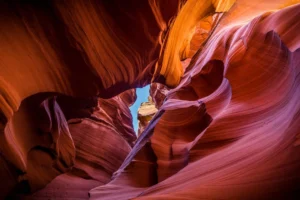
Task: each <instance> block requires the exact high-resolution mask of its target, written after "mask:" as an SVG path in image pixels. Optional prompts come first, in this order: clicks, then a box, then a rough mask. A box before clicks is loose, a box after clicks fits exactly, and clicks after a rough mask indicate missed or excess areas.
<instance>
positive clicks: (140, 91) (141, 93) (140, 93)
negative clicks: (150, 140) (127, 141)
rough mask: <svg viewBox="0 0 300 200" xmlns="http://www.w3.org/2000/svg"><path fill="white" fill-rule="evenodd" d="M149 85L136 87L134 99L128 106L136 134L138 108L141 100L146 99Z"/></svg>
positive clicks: (144, 100) (145, 100)
mask: <svg viewBox="0 0 300 200" xmlns="http://www.w3.org/2000/svg"><path fill="white" fill-rule="evenodd" d="M149 90H150V85H147V86H145V87H143V88H137V89H136V96H137V98H136V101H135V102H134V104H133V105H132V106H130V112H131V115H132V122H133V128H134V131H135V133H136V134H137V135H138V129H139V123H138V110H139V108H140V106H141V104H142V103H143V102H147V101H148V97H149Z"/></svg>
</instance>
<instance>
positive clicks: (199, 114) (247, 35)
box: [90, 5, 300, 199]
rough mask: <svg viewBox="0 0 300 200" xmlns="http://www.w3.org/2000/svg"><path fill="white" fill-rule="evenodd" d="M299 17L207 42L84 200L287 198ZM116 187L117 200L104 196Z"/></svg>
mask: <svg viewBox="0 0 300 200" xmlns="http://www.w3.org/2000/svg"><path fill="white" fill-rule="evenodd" d="M299 8H300V7H299V5H296V6H292V7H289V8H286V9H283V10H281V11H278V12H275V13H266V14H264V15H262V16H259V17H257V18H255V19H253V20H252V21H251V22H250V23H248V24H246V25H243V26H234V27H231V28H227V29H226V30H223V31H222V32H219V33H218V34H217V35H215V38H216V39H215V40H210V41H208V43H207V45H206V47H205V48H204V49H203V50H202V52H201V54H199V55H198V56H197V59H196V58H194V61H192V62H191V65H190V66H189V67H188V68H187V70H186V72H185V75H184V76H183V79H182V80H181V82H180V84H179V85H178V86H177V87H176V88H175V89H173V90H171V91H170V92H169V93H168V94H167V100H166V102H165V103H164V104H163V105H162V107H161V108H160V110H165V112H164V113H163V114H162V116H161V118H160V119H159V120H158V121H157V122H156V125H155V126H153V127H152V130H149V131H145V132H144V133H143V134H142V135H141V136H140V138H139V139H140V141H141V140H143V138H144V139H145V141H144V142H139V143H138V142H137V144H136V146H137V145H140V147H135V148H134V149H133V151H132V152H131V153H130V154H129V156H128V157H127V159H126V160H125V162H124V163H127V164H124V163H123V165H124V166H123V167H121V168H120V169H119V171H118V174H117V175H116V178H115V179H114V180H113V181H112V182H111V183H109V184H108V185H105V186H101V187H98V188H95V189H93V190H91V191H90V195H91V197H92V199H98V198H100V197H101V199H130V198H134V199H222V198H225V199H266V198H270V197H271V198H276V199H282V198H296V195H299V191H300V190H299V189H300V188H299V180H300V179H299V178H300V175H299V173H298V172H297V171H298V169H299V167H300V160H299V156H298V155H299V150H300V149H299V145H298V144H299V143H298V138H299V136H298V135H299V122H300V121H299V120H300V118H299V109H300V107H299V106H300V105H299V103H298V99H299V97H300V96H299V95H300V91H299V89H300V88H299V81H300V80H299V72H300V68H299V67H300V65H299V64H300V63H299V61H300V51H299V47H300V46H299V44H300V43H299V39H295V38H297V37H298V36H297V35H295V33H296V32H297V31H296V30H297V29H298V28H299V26H300V24H299V23H298V22H296V21H295V19H297V18H298V17H299V14H300V13H299V10H300V9H299ZM281 20H282V23H279V21H281ZM292 24H293V25H292ZM290 40H292V41H294V42H291V41H290ZM254 60H255V62H253V61H254ZM158 112H160V111H158ZM149 126H151V124H150V125H149ZM187 130H188V131H187ZM149 137H150V141H148V142H146V141H147V140H148V139H147V138H149ZM144 144H145V146H143V145H144ZM150 145H151V147H150ZM136 149H141V150H140V151H139V152H134V150H136ZM145 152H148V155H143V156H142V155H141V154H142V153H143V154H145ZM153 154H154V155H153ZM275 155H276V156H275ZM133 157H134V159H132V158H133ZM145 157H146V161H145ZM142 163H143V164H142ZM140 165H147V166H145V167H144V170H143V172H140V171H141V170H142V167H141V166H140ZM149 168H150V169H151V170H149ZM122 170H124V171H122ZM138 172H139V174H144V176H145V177H139V179H137V178H136V177H134V176H133V175H134V174H136V173H138ZM128 174H130V175H128ZM131 174H133V175H131ZM147 177H151V179H149V178H148V181H147V184H146V185H145V184H138V183H139V182H140V181H141V180H140V179H142V178H145V180H144V181H146V180H147ZM155 177H156V178H155ZM122 185H126V187H125V188H122V193H124V194H126V195H124V197H121V196H118V195H113V194H108V191H114V190H117V189H119V188H120V187H121V186H122ZM137 185H138V186H137ZM102 195H103V196H102Z"/></svg>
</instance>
